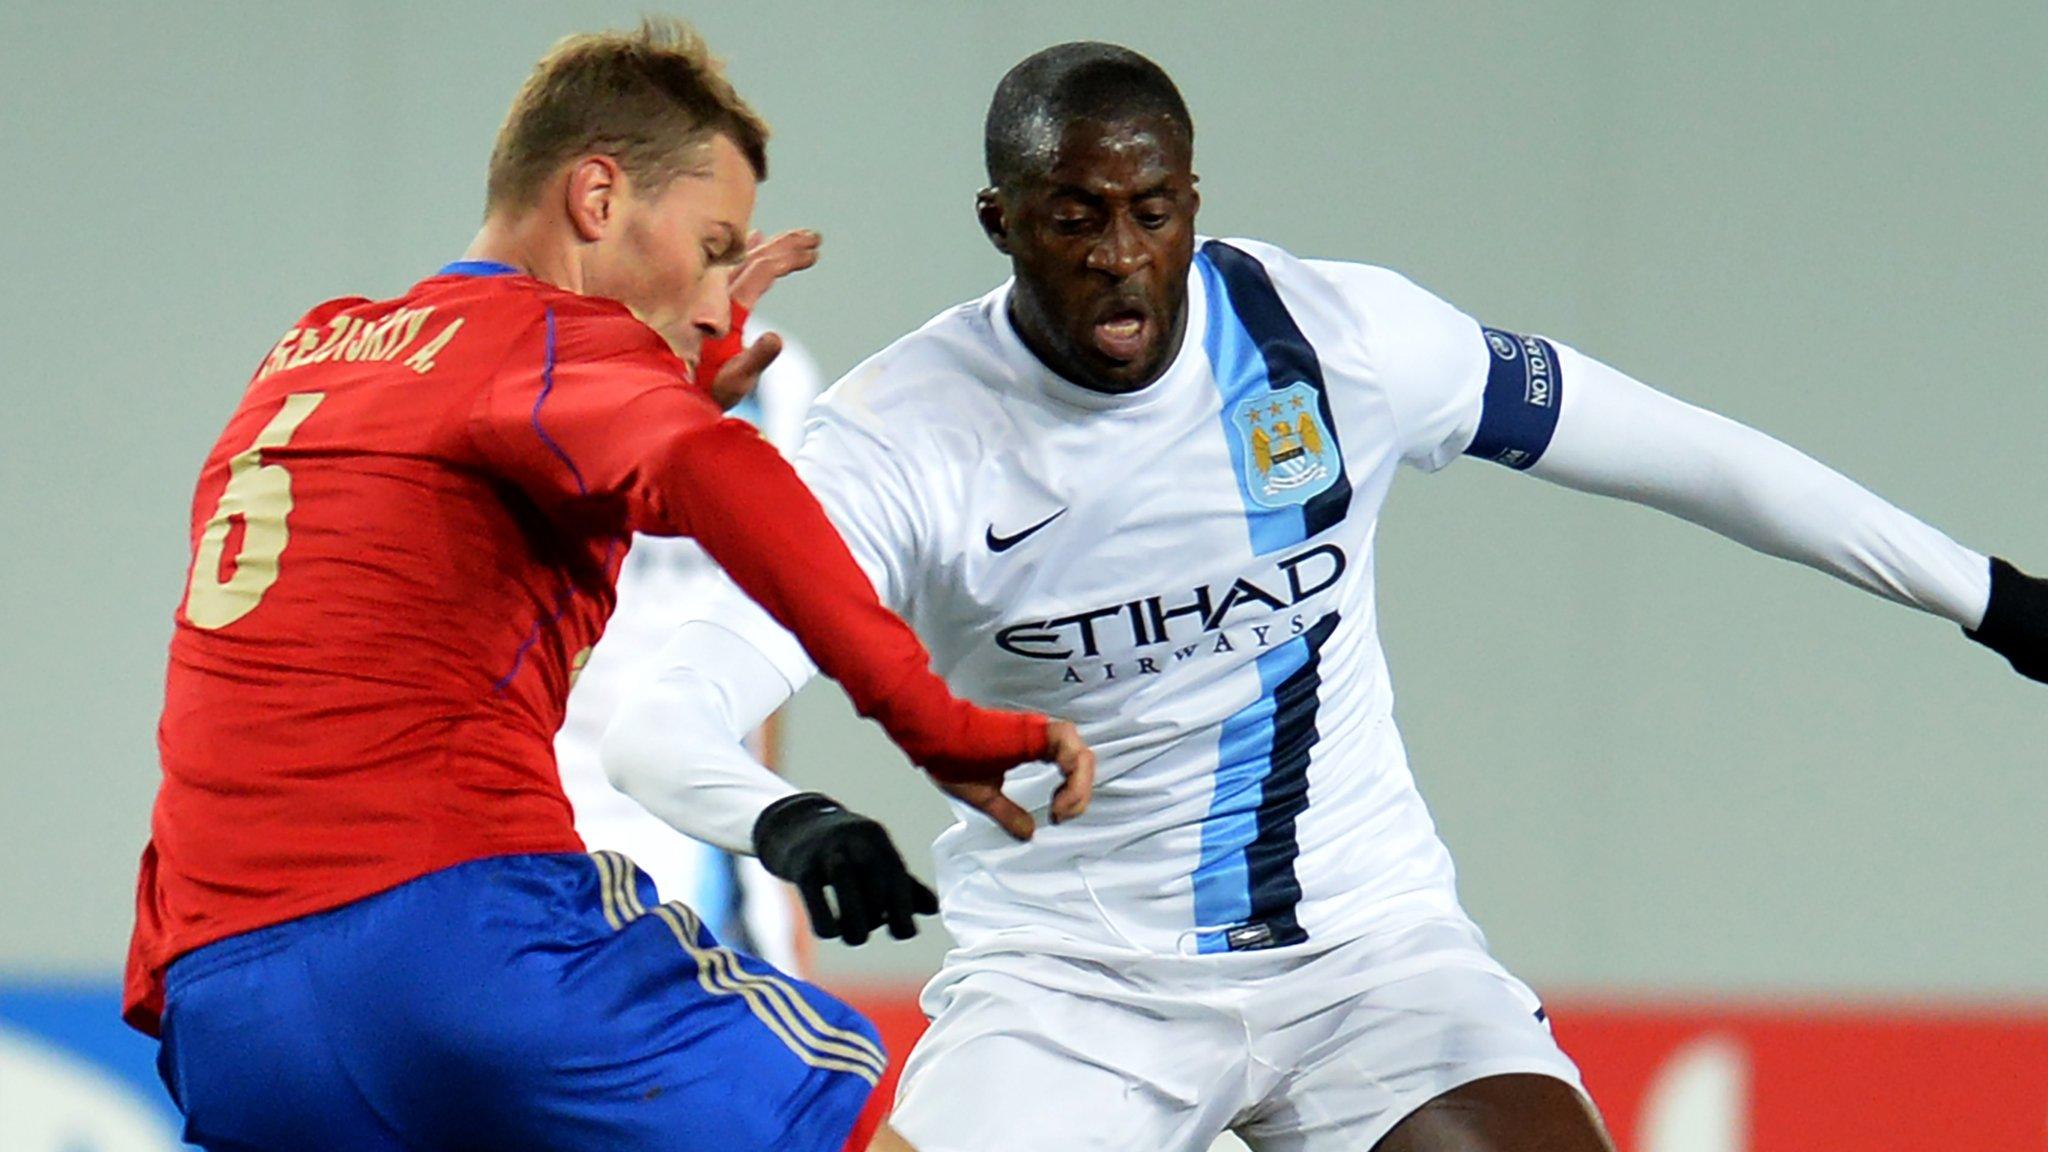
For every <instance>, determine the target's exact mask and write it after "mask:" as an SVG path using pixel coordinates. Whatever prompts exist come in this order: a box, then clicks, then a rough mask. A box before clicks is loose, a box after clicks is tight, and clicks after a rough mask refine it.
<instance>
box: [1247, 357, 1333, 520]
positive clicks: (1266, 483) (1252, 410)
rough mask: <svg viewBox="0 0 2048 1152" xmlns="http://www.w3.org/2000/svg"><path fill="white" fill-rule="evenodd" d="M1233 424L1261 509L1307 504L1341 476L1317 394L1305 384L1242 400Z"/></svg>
mask: <svg viewBox="0 0 2048 1152" xmlns="http://www.w3.org/2000/svg"><path fill="white" fill-rule="evenodd" d="M1230 424H1231V431H1232V432H1234V433H1235V434H1236V435H1237V436H1238V437H1239V439H1240V440H1241V442H1242V443H1243V444H1244V446H1245V448H1246V451H1245V452H1244V453H1243V459H1244V472H1245V474H1244V481H1245V491H1246V492H1247V493H1248V494H1249V495H1250V496H1251V498H1252V499H1253V500H1254V501H1255V502H1257V503H1258V504H1259V505H1260V506H1262V507H1266V508H1286V507H1289V506H1291V505H1301V504H1306V503H1308V502H1309V500H1311V499H1312V498H1314V497H1315V495H1316V494H1317V493H1319V492H1322V491H1323V490H1324V489H1326V488H1328V487H1329V486H1330V485H1331V484H1334V483H1336V481H1337V477H1338V475H1339V474H1340V473H1341V472H1342V464H1341V461H1339V460H1338V459H1337V446H1336V444H1335V443H1334V442H1333V438H1332V437H1331V436H1330V434H1329V432H1328V430H1327V429H1325V428H1324V427H1323V422H1322V413H1321V410H1320V409H1319V408H1318V407H1317V405H1316V394H1315V391H1314V390H1313V389H1311V388H1310V387H1309V386H1308V385H1306V384H1291V385H1289V386H1287V387H1285V388H1279V389H1275V390H1273V391H1269V392H1260V393H1258V394H1257V395H1254V396H1253V397H1251V398H1250V399H1248V400H1244V401H1242V402H1240V403H1239V404H1238V406H1237V411H1236V412H1234V413H1233V414H1232V416H1231V422H1230Z"/></svg>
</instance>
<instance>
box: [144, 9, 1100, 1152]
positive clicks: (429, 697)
mask: <svg viewBox="0 0 2048 1152" xmlns="http://www.w3.org/2000/svg"><path fill="white" fill-rule="evenodd" d="M766 135H767V131H766V128H765V126H764V125H763V124H762V122H761V121H760V120H759V118H758V117H757V116H756V115H755V114H754V113H753V111H752V110H751V109H750V108H749V107H748V106H747V105H746V103H745V102H744V101H742V100H741V99H740V97H739V96H738V95H737V93H735V92H734V91H733V89H732V87H731V85H730V84H729V83H728V82H727V81H726V80H725V78H724V76H723V75H722V73H721V71H720V69H719V67H718V65H717V63H716V61H714V60H712V59H711V58H710V57H709V56H708V54H707V53H706V51H705V49H704V46H703V44H702V42H701V41H700V40H699V39H698V38H697V37H696V36H695V34H694V33H693V32H691V31H689V30H688V29H687V28H686V27H684V26H682V25H678V24H673V23H660V22H651V23H649V24H647V25H644V26H643V27H642V28H641V29H640V30H639V31H638V32H637V33H630V34H607V35H601V36H582V37H574V38H571V39H569V40H567V41H564V42H563V43H562V44H560V45H558V46H557V47H556V49H555V50H554V51H553V52H552V53H551V54H550V55H549V56H548V57H546V58H545V59H544V60H542V61H541V63H540V65H539V66H538V67H537V69H536V70H535V72H534V73H533V75H532V77H531V78H530V79H529V80H528V81H527V83H526V85H525V87H524V88H523V89H522V90H521V92H520V95H519V97H518V99H517V100H516V101H515V103H514V105H513V107H512V110H511V113H510V114H509V116H508V117H507V119H506V122H505V125H504V127H503V129H502V130H501V132H500V134H499V137H498V141H497V145H496V148H495V149H494V151H493V154H492V157H491V168H490V181H489V193H488V198H487V208H486V219H485V224H484V228H483V230H482V232H481V233H480V234H479V236H478V238H477V240H476V242H475V243H474V244H473V245H472V246H471V248H470V250H469V252H468V253H467V255H466V256H465V258H464V259H463V260H461V261H458V262H456V263H454V264H451V265H449V266H447V267H446V268H443V269H442V270H441V271H440V273H439V274H436V275H433V276H430V277H428V278H427V279H425V280H423V281H421V282H420V283H419V284H417V285H415V286H414V287H413V288H412V289H411V290H410V291H409V292H407V293H406V294H405V295H404V296H402V297H399V298H397V299H394V300H384V301H371V300H365V299H343V300H336V301H331V302H329V303H326V304H323V305H320V306H319V307H317V308H315V309H314V310H313V311H312V312H310V313H308V314H307V315H306V317H305V318H304V319H303V320H301V321H300V322H299V323H298V324H297V325H295V326H293V327H292V328H291V330H290V331H288V332H287V333H286V334H285V336H284V338H283V339H282V340H280V341H279V342H278V344H277V345H276V347H275V348H274V349H273V350H272V351H271V352H270V354H269V355H268V356H267V357H266V358H265V359H264V361H263V362H262V364H261V365H260V366H259V368H258V369H257V372H256V374H255V377H254V379H253V380H252V381H251V382H250V384H249V386H248V390H247V392H246V393H245V394H244V396H243V398H242V401H241V403H240V405H239V406H238V407H237V409H236V411H235V413H234V416H233V417H232V418H231V419H230V421H229V423H228V426H227V429H226V431H225V432H224V433H223V434H222V436H221V438H220V441H219V442H218V444H216V446H215V447H214V449H213V451H212V453H211V454H210V455H209V457H208V459H207V462H206V465H205V467H204V469H203V471H202V472H201V474H200V479H199V484H198V490H197V493H196V495H195V498H194V503H193V519H192V538H193V553H194V559H193V564H192V568H191V573H190V579H189V584H188V588H187V592H186V595H185V598H184V601H183V604H182V606H181V608H180V610H179V612H178V614H177V627H176V632H175V635H174V637H173V639H172V642H171V652H170V669H169V674H168V678H167V684H166V692H165V705H164V712H163V718H162V723H161V726H160V729H159V745H160V752H161V758H162V767H163V783H162V786H161V788H160V790H159V792H158V796H157V802H156V808H155V812H154V815H153V818H152V822H151V839H150V844H149V847H148V848H147V849H146V850H145V852H144V854H143V859H142V868H141V876H140V879H139V883H138V889H137V912H136V917H137V919H136V929H135V935H134V939H133V943H132V946H131V952H130V958H129V965H128V977H127V996H126V1015H127V1018H128V1019H129V1020H130V1021H131V1022H132V1023H134V1024H135V1025H136V1026H137V1027H139V1028H141V1029H143V1030H144V1031H147V1032H152V1033H157V1034H159V1035H160V1036H161V1038H162V1054H161V1057H160V1061H159V1064H160V1068H161V1069H162V1071H163V1074H164V1078H165V1082H166V1084H167V1086H168V1087H169V1088H170V1090H171V1093H172V1096H173V1098H174V1099H175V1100H176V1101H177V1103H178V1105H179V1107H180V1109H181V1110H182V1111H183V1112H184V1113H185V1116H186V1121H187V1128H186V1138H187V1139H188V1140H192V1141H194V1142H196V1143H198V1144H200V1145H202V1146H204V1147H207V1148H212V1149H223V1150H236V1152H241V1150H253V1149H280V1150H282V1149H292V1150H294V1152H304V1150H317V1149H336V1150H342V1149H346V1150H348V1152H375V1150H379V1149H394V1150H395V1149H441V1148H447V1149H458V1148H471V1147H475V1148H488V1149H494V1150H496V1149H513V1148H546V1149H557V1150H562V1149H582V1148H591V1149H596V1148H604V1149H656V1148H660V1149H682V1148H698V1147H713V1146H715V1147H718V1148H721V1149H748V1148H771V1147H772V1148H781V1149H807V1148H816V1149H835V1148H838V1147H840V1146H841V1145H842V1143H843V1142H844V1141H845V1140H846V1139H847V1135H848V1131H849V1129H850V1128H851V1126H852V1124H853V1121H854V1117H855V1115H856V1113H857V1112H858V1111H859V1109H860V1107H861V1104H862V1102H863V1101H864V1100H865V1098H866V1096H867V1094H868V1090H869V1088H870V1087H871V1086H872V1085H873V1083H874V1082H875V1080H876V1078H877V1077H878V1076H879V1075H880V1073H881V1071H882V1068H883V1065H884V1057H883V1054H882V1053H881V1051H880V1049H879V1047H878V1045H877V1043H876V1040H875V1035H874V1032H873V1030H872V1028H871V1027H870V1026H869V1025H868V1024H867V1022H866V1021H864V1020H862V1019H861V1018H860V1017H859V1016H858V1015H857V1014H856V1013H854V1012H853V1011H852V1010H851V1009H849V1008H847V1007H846V1006H845V1005H843V1004H841V1003H839V1002H838V1001H836V1000H834V999H832V998H831V997H830V996H827V995H826V994H824V993H822V992H820V991H818V990H817V989H815V988H812V987H810V986H808V985H805V984H803V983H802V982H800V981H797V980H793V979H790V978H788V977H785V976H783V975H782V974H780V973H778V972H776V971H775V970H773V969H772V968H768V967H767V966H765V965H762V964H760V963H759V962H757V961H753V960H751V959H748V958H744V957H740V956H738V955H736V954H733V953H731V952H728V951H726V950H724V949H722V948H720V947H718V945H717V941H716V940H715V939H714V938H712V936H711V935H710V934H709V933H708V932H706V931H704V930H703V928H702V926H701V925H700V924H699V923H697V921H696V918H695V917H694V915H693V914H692V913H691V912H690V911H689V910H688V909H687V908H685V907H683V906H681V905H656V904H655V900H654V895H653V886H652V885H651V884H649V883H647V882H646V881H645V880H644V878H642V877H640V876H639V875H638V874H637V872H636V871H635V869H634V868H633V866H632V864H631V862H630V861H627V860H626V859H624V858H623V857H620V856H617V855H615V854H603V853H601V854H598V855H597V856H594V857H593V856H589V855H585V854H584V852H583V845H582V843H581V842H580V841H579V840H578V838H577V836H576V834H575V832H574V831H573V829H572V827H571V822H570V809H569V805H568V803H567V801H566V800H565V799H564V798H563V795H562V791H561V788H560V785H559V783H558V780H557V777H556V772H555V765H554V758H553V753H552V746H551V744H552V738H553V736H554V733H555V730H556V728H557V727H558V726H559V725H560V723H561V720H562V714H563V706H564V700H565V697H566V695H567V693H568V690H569V685H570V682H571V680H572V679H573V678H574V676H575V673H576V670H577V668H578V667H579V666H580V664H581V661H582V660H583V659H584V657H585V656H586V655H587V654H588V652H589V650H590V647H591V645H592V644H594V643H595V642H596V640H597V637H598V635H599V633H600V632H601V631H602V629H603V626H604V621H605V617H606V615H607V614H608V613H609V612H610V610H611V607H612V602H613V580H614V577H615V576H616V574H617V571H618V568H619V565H620V562H621V560H622V559H623V557H624V554H625V551H626V546H627V542H628V537H629V534H630V533H632V532H635V531H638V532H646V533H652V534H657V535H689V536H692V537H695V538H696V539H697V540H698V541H699V542H700V543H701V544H702V545H703V546H704V547H705V549H706V550H707V551H708V552H709V553H710V554H711V555H712V556H713V557H714V558H715V559H717V560H718V561H719V562H720V563H721V564H722V565H723V566H724V567H725V569H726V570H727V571H728V572H729V573H730V574H731V575H732V576H733V578H734V579H735V580H736V581H737V582H738V583H739V584H740V585H741V586H742V587H743V588H745V589H746V590H747V591H748V592H749V593H750V594H751V595H752V596H754V597H755V598H756V599H758V600H759V601H760V603H761V604H762V605H763V606H764V607H766V608H767V609H768V610H769V611H770V612H771V613H773V614H774V615H775V616H776V617H777V618H778V619H780V620H781V621H782V622H783V623H784V624H785V625H786V626H788V627H789V628H790V629H791V631H793V632H794V633H795V634H796V635H797V636H798V637H800V638H801V639H802V640H803V642H804V644H805V646H806V648H807V650H808V651H809V652H810V654H811V655H812V657H813V658H815V659H816V660H817V662H818V663H819V665H820V666H821V667H823V668H824V669H825V670H826V671H827V672H828V673H830V674H831V675H833V676H834V677H835V678H836V679H838V680H839V681H840V683H841V684H842V685H843V686H844V687H845V688H846V690H847V691H848V693H849V694H850V695H851V696H852V697H853V699H854V701H855V703H856V706H857V707H859V708H860V709H861V711H862V712H863V713H865V714H866V715H869V716H871V717H873V718H875V719H876V720H878V721H880V722H881V723H882V724H883V726H884V727H885V728H886V729H887V730H888V732H889V734H890V736H891V737H892V738H894V739H895V740H896V741H897V743H898V744H900V745H901V746H902V747H903V748H904V749H905V751H906V752H907V753H909V755H910V756H911V758H912V759H913V760H914V761H915V762H916V763H918V764H919V765H920V766H922V767H924V768H925V769H926V770H927V771H929V772H930V773H931V774H932V775H933V776H934V777H936V778H938V779H940V780H945V781H995V780H999V779H1000V778H1001V776H1002V774H1003V772H1004V771H1005V770H1006V769H1007V768H1009V767H1011V766H1013V765H1015V764H1018V763H1020V762H1026V761H1032V760H1037V759H1052V760H1055V761H1056V762H1057V763H1058V764H1059V765H1060V767H1061V769H1062V770H1063V772H1065V773H1066V775H1067V784H1066V786H1065V788H1064V790H1063V791H1062V793H1061V797H1060V802H1059V803H1060V811H1061V813H1062V814H1072V813H1073V812H1075V811H1078V809H1079V807H1080V806H1081V805H1082V804H1085V802H1086V799H1087V792H1088V788H1089V784H1090V777H1091V774H1092V770H1093V760H1092V754H1091V753H1090V752H1089V751H1088V750H1087V749H1086V747H1085V746H1084V745H1082V744H1081V742H1080V740H1079V738H1078V736H1077V735H1075V733H1074V731H1073V729H1072V728H1071V726H1069V725H1065V724H1063V723H1060V722H1056V721H1048V720H1046V719H1045V718H1044V717H1041V716H1036V715H1024V714H1015V713H1000V712H990V711H985V710H982V709H979V708H975V707H973V706H971V705H968V704H966V703H963V702H961V701H958V700H956V699H954V698H953V697H952V696H951V695H950V694H949V693H948V692H947V691H946V690H945V688H944V686H943V685H942V684H941V683H940V681H938V680H937V679H936V678H935V677H933V675H932V673H931V671H930V669H929V666H928V665H929V660H928V656H927V654H926V652H925V650H924V649H923V647H922V646H921V645H920V644H919V643H918V642H917V641H916V639H915V638H914V637H913V636H912V635H911V633H910V632H909V631H908V630H907V629H906V628H905V627H904V626H903V625H902V623H901V622H900V621H899V620H897V619H896V618H895V617H894V616H892V615H890V614H889V613H888V612H887V611H886V610H885V609H883V608H882V607H881V605H880V604H879V603H878V602H877V601H876V599H875V595H874V592H873V590H872V587H871V585H870V583H869V581H868V580H867V578H866V577H865V576H864V575H863V574H862V572H861V571H860V569H859V568H858V567H857V566H856V564H855V562H854V560H853V559H852V557H851V556H850V555H849V553H848V552H847V550H846V548H845V546H844V544H843V543H842V542H841V541H840V539H839V537H838V536H837V535H836V534H835V532H834V531H833V529H832V528H831V526H830V524H829V523H828V522H827V521H826V519H825V518H824V516H823V514H822V513H821V512H820V510H819V509H818V506H817V504H816V502H815V501H814V500H813V499H812V497H811V496H810V494H809V492H808V491H807V490H806V489H805V488H804V487H803V485H802V484H801V483H800V482H799V481H798V480H797V479H796V477H795V475H794V474H793V473H792V472H791V471H790V470H789V468H788V466H787V465H786V464H784V463H783V461H782V458H781V457H780V456H779V455H778V454H777V453H776V451H775V450H774V449H773V448H772V447H770V446H769V445H768V444H767V442H766V441H764V440H763V439H762V438H761V437H760V436H759V435H758V434H757V433H755V432H754V431H753V429H752V428H750V427H749V426H747V425H746V424H743V423H741V422H739V421H735V420H727V419H724V418H722V416H721V413H720V408H719V405H718V404H717V403H715V402H714V400H713V399H712V393H713V389H712V387H710V385H709V381H708V380H707V379H706V378H707V377H715V380H716V385H717V391H718V392H719V393H720V394H721V395H723V396H725V397H726V398H727V399H731V398H734V397H736V396H737V395H739V394H742V393H744V391H745V389H746V387H747V386H748V385H749V384H750V382H751V379H752V378H753V377H755V376H757V375H758V373H759V371H760V370H761V368H763V367H765V365H766V363H767V362H768V361H769V360H770V359H772V358H773V356H774V354H775V351H776V344H775V342H774V341H773V340H772V338H768V339H763V340H762V341H761V342H759V343H757V344H756V345H754V346H753V347H751V348H746V349H740V348H738V347H737V332H738V325H737V324H736V323H734V318H733V312H734V308H733V302H732V300H731V299H730V291H729V288H730V280H731V277H732V275H733V270H734V268H735V266H736V265H738V264H739V263H740V261H741V260H742V258H743V257H744V255H745V243H746V237H747V235H748V230H747V224H748V218H749V216H750V215H751V212H752V209H753V203H754V190H755V184H756V182H757V181H758V180H759V179H760V178H761V177H762V176H763V175H764V174H765V169H766V155H765V140H766ZM707 341H709V342H711V346H710V347H706V348H704V349H703V350H702V360H703V363H701V364H700V368H701V369H702V371H700V373H699V374H698V378H697V379H696V380H695V381H693V380H692V377H691V373H690V370H689V368H688V365H687V363H686V361H687V360H689V359H690V358H692V357H697V356H698V355H699V353H700V347H699V346H700V344H704V343H705V342H707ZM721 360H722V361H725V365H724V368H723V369H722V370H719V369H718V368H717V367H716V364H717V363H718V362H719V361H721ZM846 823H847V821H846V819H845V814H844V813H843V812H841V813H833V812H821V813H818V814H816V816H815V818H814V824H815V827H816V830H817V836H818V837H819V838H821V839H822V838H829V837H831V836H833V835H835V834H839V833H841V832H843V831H844V830H845V826H846ZM885 843H886V842H885ZM870 847H872V846H871V845H870ZM856 855H858V856H859V858H860V859H861V861H862V862H863V865H864V868H865V871H866V875H864V876H857V877H854V878H853V879H852V880H850V881H848V882H847V883H844V884H842V885H841V886H840V887H839V888H837V889H836V890H835V891H836V895H837V896H838V898H839V900H840V901H841V904H842V910H843V911H844V910H847V909H849V908H850V909H852V910H853V912H855V913H857V914H861V915H873V916H875V917H877V918H878V919H879V920H886V921H887V922H888V923H889V924H890V926H891V927H892V929H895V930H897V931H899V932H902V931H907V930H909V929H910V927H911V922H912V915H913V913H915V912H918V911H924V912H930V911H932V910H933V908H932V907H931V906H930V903H929V901H930V894H929V892H925V891H923V890H922V889H920V888H918V887H917V885H916V884H915V882H914V881H912V880H911V879H910V878H909V877H908V874H907V873H906V872H904V871H903V868H902V863H901V860H900V858H898V857H896V856H895V853H894V851H893V849H890V850H889V851H887V852H886V853H880V854H877V853H875V852H873V851H867V852H865V854H864V855H861V854H856Z"/></svg>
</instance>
